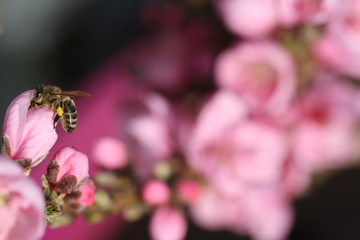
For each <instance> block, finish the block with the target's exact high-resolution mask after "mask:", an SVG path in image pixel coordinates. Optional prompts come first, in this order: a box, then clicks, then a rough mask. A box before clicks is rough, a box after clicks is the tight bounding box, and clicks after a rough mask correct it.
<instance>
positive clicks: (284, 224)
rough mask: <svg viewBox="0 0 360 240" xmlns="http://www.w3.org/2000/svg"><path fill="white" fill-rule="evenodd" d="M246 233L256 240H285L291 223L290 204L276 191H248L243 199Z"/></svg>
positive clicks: (291, 212)
mask: <svg viewBox="0 0 360 240" xmlns="http://www.w3.org/2000/svg"><path fill="white" fill-rule="evenodd" d="M244 205H245V209H246V215H247V216H248V222H247V224H248V232H249V233H250V235H251V236H253V238H254V239H256V240H281V239H287V238H286V237H287V235H288V233H289V231H290V230H291V227H292V223H293V218H294V217H293V211H292V209H291V202H290V200H289V199H287V197H285V196H284V195H283V194H282V193H281V192H278V191H277V190H276V189H266V190H250V191H249V192H248V193H247V196H245V197H244Z"/></svg>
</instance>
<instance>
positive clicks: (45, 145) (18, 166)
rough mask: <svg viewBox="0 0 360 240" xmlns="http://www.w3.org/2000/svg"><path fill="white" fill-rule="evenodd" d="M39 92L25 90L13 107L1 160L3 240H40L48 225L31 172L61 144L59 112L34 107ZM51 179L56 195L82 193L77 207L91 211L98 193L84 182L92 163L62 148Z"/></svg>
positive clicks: (0, 235) (0, 233) (0, 234)
mask: <svg viewBox="0 0 360 240" xmlns="http://www.w3.org/2000/svg"><path fill="white" fill-rule="evenodd" d="M33 94H34V91H33V90H29V91H25V92H23V93H22V94H20V95H19V96H18V97H16V98H15V99H14V100H13V101H12V102H11V104H10V105H9V107H8V109H7V111H6V115H5V120H4V125H3V135H2V138H3V143H2V154H1V155H0V216H1V217H0V239H2V240H10V239H19V240H26V239H27V240H34V239H41V237H42V236H43V234H44V231H45V226H46V221H45V217H46V214H47V212H46V208H47V207H48V205H47V202H45V196H44V193H43V191H42V190H41V188H40V186H38V185H37V184H36V183H35V182H34V181H33V180H32V179H31V177H26V176H25V175H29V174H30V172H31V168H32V167H35V166H36V165H38V164H40V163H41V162H42V161H43V160H44V159H45V158H46V156H47V155H48V153H49V151H50V150H51V149H52V147H53V146H54V144H55V142H56V141H57V138H58V135H57V133H56V131H55V128H54V126H53V118H54V112H53V111H52V110H50V109H48V108H29V106H30V101H31V99H32V97H33ZM47 177H48V179H49V180H50V182H51V184H52V188H53V190H55V191H59V192H61V193H65V194H68V193H72V192H74V191H80V192H81V193H80V195H79V198H78V199H77V203H78V204H80V205H84V206H89V205H91V204H92V202H93V201H94V192H95V191H94V188H93V187H92V186H88V185H89V184H88V183H86V184H85V185H83V184H84V183H85V181H86V180H87V178H88V159H87V157H86V155H85V154H83V153H81V152H79V151H77V150H75V149H74V148H72V147H64V148H61V149H60V150H59V151H58V152H57V154H56V155H55V157H54V160H52V161H51V163H50V164H49V166H48V173H47Z"/></svg>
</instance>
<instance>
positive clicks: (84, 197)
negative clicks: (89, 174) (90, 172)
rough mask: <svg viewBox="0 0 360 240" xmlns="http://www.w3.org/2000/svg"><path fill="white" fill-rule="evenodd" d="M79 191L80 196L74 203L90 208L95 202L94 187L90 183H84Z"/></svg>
mask: <svg viewBox="0 0 360 240" xmlns="http://www.w3.org/2000/svg"><path fill="white" fill-rule="evenodd" d="M79 191H80V192H81V196H80V198H79V199H77V200H76V202H77V203H79V204H80V205H84V206H87V207H89V206H91V204H93V203H94V201H95V187H94V185H93V183H92V182H91V181H86V183H85V184H84V185H82V186H81V188H80V190H79Z"/></svg>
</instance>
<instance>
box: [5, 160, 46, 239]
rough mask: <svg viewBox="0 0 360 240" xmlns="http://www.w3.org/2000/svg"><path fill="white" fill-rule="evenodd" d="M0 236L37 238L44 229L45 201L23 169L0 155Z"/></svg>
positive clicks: (39, 190) (6, 237)
mask: <svg viewBox="0 0 360 240" xmlns="http://www.w3.org/2000/svg"><path fill="white" fill-rule="evenodd" d="M0 216H1V217H0V239H1V240H10V239H18V240H34V239H40V238H41V237H42V236H43V234H44V231H45V220H44V219H45V201H44V197H43V194H42V191H41V189H40V187H38V186H37V185H36V184H35V182H34V181H32V179H31V178H28V177H25V176H24V173H23V171H22V169H21V168H20V167H19V166H17V165H16V164H15V163H13V162H12V161H10V160H9V159H7V158H6V157H4V156H0Z"/></svg>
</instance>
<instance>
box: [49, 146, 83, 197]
mask: <svg viewBox="0 0 360 240" xmlns="http://www.w3.org/2000/svg"><path fill="white" fill-rule="evenodd" d="M88 172H89V162H88V158H87V156H86V155H85V154H84V153H82V152H79V151H77V150H76V149H75V148H73V147H68V146H67V147H63V148H62V149H60V150H59V151H58V152H57V153H56V154H55V156H54V159H53V160H52V161H51V162H50V164H49V165H48V169H47V178H48V180H49V182H50V184H51V185H52V188H53V189H54V190H55V191H58V192H61V193H71V192H73V191H75V190H76V189H78V188H79V187H80V186H82V184H84V183H85V181H86V180H87V178H88V176H89V173H88Z"/></svg>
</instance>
